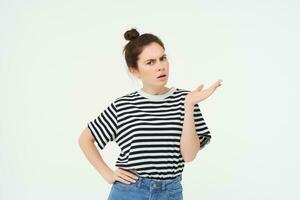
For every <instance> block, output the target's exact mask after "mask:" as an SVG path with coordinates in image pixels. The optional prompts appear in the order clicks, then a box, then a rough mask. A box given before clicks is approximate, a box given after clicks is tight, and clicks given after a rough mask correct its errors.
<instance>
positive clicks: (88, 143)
mask: <svg viewBox="0 0 300 200" xmlns="http://www.w3.org/2000/svg"><path fill="white" fill-rule="evenodd" d="M78 142H79V146H80V148H81V150H82V151H83V153H84V155H85V157H86V158H87V159H88V161H89V162H90V163H91V164H92V165H93V166H94V168H95V169H96V170H97V171H98V172H99V173H100V175H101V176H102V177H103V178H104V179H105V180H106V181H107V182H108V183H110V184H112V183H114V182H115V181H116V180H117V181H120V182H123V183H126V184H129V183H131V182H134V178H135V175H134V174H132V173H131V172H128V171H126V170H124V169H121V168H117V169H116V170H112V169H111V168H110V167H109V166H108V165H107V164H106V163H105V162H104V160H103V159H102V156H101V155H100V153H99V151H98V149H97V148H96V146H95V139H94V138H93V136H92V134H91V133H90V130H89V129H88V128H87V127H86V128H85V129H84V130H83V132H82V133H81V135H80V137H79V139H78Z"/></svg>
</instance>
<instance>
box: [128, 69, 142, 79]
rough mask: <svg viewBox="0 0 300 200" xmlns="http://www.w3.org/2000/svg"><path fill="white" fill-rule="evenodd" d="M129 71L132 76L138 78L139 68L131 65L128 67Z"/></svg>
mask: <svg viewBox="0 0 300 200" xmlns="http://www.w3.org/2000/svg"><path fill="white" fill-rule="evenodd" d="M129 71H130V73H131V74H133V75H134V76H136V77H138V78H140V72H139V70H137V69H135V68H133V67H129Z"/></svg>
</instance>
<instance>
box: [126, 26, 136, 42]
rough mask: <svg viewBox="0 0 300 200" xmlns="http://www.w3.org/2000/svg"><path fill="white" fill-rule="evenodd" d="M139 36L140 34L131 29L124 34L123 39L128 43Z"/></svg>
mask: <svg viewBox="0 0 300 200" xmlns="http://www.w3.org/2000/svg"><path fill="white" fill-rule="evenodd" d="M139 36H140V33H139V32H138V31H137V30H136V29H135V28H132V29H130V30H128V31H126V32H125V33H124V38H125V39H126V40H130V41H132V40H134V39H136V38H138V37H139Z"/></svg>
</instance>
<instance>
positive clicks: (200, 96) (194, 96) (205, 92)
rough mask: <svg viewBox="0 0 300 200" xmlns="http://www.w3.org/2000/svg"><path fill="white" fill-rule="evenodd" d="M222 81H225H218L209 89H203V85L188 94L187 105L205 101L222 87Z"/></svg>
mask: <svg viewBox="0 0 300 200" xmlns="http://www.w3.org/2000/svg"><path fill="white" fill-rule="evenodd" d="M222 81H223V80H218V81H216V82H215V83H213V84H212V85H211V86H210V87H209V88H207V89H203V84H201V85H199V86H198V87H197V88H196V89H195V90H193V91H191V92H189V93H188V94H187V96H186V97H185V103H186V104H189V105H195V104H196V103H199V102H200V101H203V100H204V99H206V98H208V97H209V96H210V95H211V94H212V93H213V92H214V91H215V90H216V89H217V87H219V86H221V83H222Z"/></svg>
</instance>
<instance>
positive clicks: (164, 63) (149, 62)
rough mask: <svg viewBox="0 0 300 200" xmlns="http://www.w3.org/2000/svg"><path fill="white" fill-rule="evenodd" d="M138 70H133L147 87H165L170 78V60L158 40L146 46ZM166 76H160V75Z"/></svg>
mask: <svg viewBox="0 0 300 200" xmlns="http://www.w3.org/2000/svg"><path fill="white" fill-rule="evenodd" d="M137 64H138V70H135V69H132V68H131V70H130V71H131V72H132V73H133V74H134V75H135V76H136V77H138V78H140V79H141V80H142V81H143V85H144V86H145V87H153V88H159V87H164V85H165V84H166V83H167V81H168V78H169V62H168V59H167V56H166V54H165V51H164V49H163V48H162V47H161V46H160V45H159V44H158V43H156V42H152V43H150V44H149V45H147V46H145V48H144V50H143V51H142V53H141V54H140V55H139V57H138V61H137ZM163 74H164V75H166V76H165V77H164V78H158V76H160V75H163Z"/></svg>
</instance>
